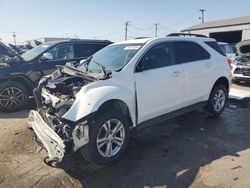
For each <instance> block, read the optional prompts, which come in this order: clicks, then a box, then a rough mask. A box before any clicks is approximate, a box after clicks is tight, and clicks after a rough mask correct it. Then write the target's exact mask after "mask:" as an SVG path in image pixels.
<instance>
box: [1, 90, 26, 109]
mask: <svg viewBox="0 0 250 188" xmlns="http://www.w3.org/2000/svg"><path fill="white" fill-rule="evenodd" d="M23 100H24V93H23V91H22V90H21V89H19V88H17V87H8V88H5V89H4V90H3V91H2V92H1V93H0V105H1V106H3V107H5V108H12V107H15V106H17V105H19V104H20V103H22V101H23Z"/></svg>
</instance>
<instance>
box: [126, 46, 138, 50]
mask: <svg viewBox="0 0 250 188" xmlns="http://www.w3.org/2000/svg"><path fill="white" fill-rule="evenodd" d="M140 47H141V46H126V47H125V48H124V49H123V50H138V49H139V48H140Z"/></svg>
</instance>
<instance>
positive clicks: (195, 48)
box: [174, 41, 210, 64]
mask: <svg viewBox="0 0 250 188" xmlns="http://www.w3.org/2000/svg"><path fill="white" fill-rule="evenodd" d="M174 45H175V55H176V61H177V63H179V64H180V63H188V62H193V61H200V60H205V59H209V58H210V54H209V53H208V52H207V51H206V50H205V49H204V48H202V47H201V46H200V45H199V44H197V43H195V42H189V41H188V42H187V41H179V42H175V44H174Z"/></svg>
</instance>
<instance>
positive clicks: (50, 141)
mask: <svg viewBox="0 0 250 188" xmlns="http://www.w3.org/2000/svg"><path fill="white" fill-rule="evenodd" d="M98 79H99V78H95V77H93V76H90V75H86V74H83V73H80V72H78V71H76V70H74V68H72V67H67V66H65V67H60V68H58V70H57V71H55V72H54V73H52V74H51V75H49V76H46V77H43V78H42V79H41V81H40V83H39V85H38V87H37V88H36V89H35V90H34V97H35V100H36V104H37V110H36V111H34V110H32V111H30V113H29V124H30V125H31V126H32V128H33V130H34V132H35V135H36V137H37V138H38V141H39V142H41V143H42V145H43V146H44V148H45V149H46V150H47V152H48V156H49V158H50V159H52V160H56V161H59V162H60V161H61V160H62V159H63V156H64V154H65V153H66V152H68V151H76V150H77V149H79V148H80V147H82V146H83V145H85V144H87V143H88V142H89V137H88V136H89V135H88V125H87V121H84V122H81V123H76V122H71V121H69V120H66V119H64V118H63V115H64V114H65V113H66V112H67V111H68V110H69V109H70V108H71V106H72V105H73V103H74V102H75V99H76V95H77V93H78V92H79V91H80V89H81V88H82V87H83V86H85V85H87V84H89V83H91V82H95V81H97V80H98Z"/></svg>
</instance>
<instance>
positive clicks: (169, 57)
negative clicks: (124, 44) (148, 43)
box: [135, 42, 183, 123]
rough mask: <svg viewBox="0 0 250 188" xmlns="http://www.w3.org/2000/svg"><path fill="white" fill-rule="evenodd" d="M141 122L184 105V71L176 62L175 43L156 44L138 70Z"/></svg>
mask: <svg viewBox="0 0 250 188" xmlns="http://www.w3.org/2000/svg"><path fill="white" fill-rule="evenodd" d="M135 81H136V93H137V105H138V123H141V122H144V121H146V120H149V119H152V118H155V117H157V116H160V115H164V114H166V113H168V112H171V111H174V110H177V109H180V108H182V106H183V105H182V103H183V70H182V66H181V65H177V64H175V55H174V50H173V44H172V43H170V42H166V43H161V44H157V45H155V46H153V47H152V48H151V49H150V50H149V51H148V52H147V53H146V54H145V55H144V56H143V57H142V59H141V60H140V62H139V63H138V65H137V67H136V73H135Z"/></svg>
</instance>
